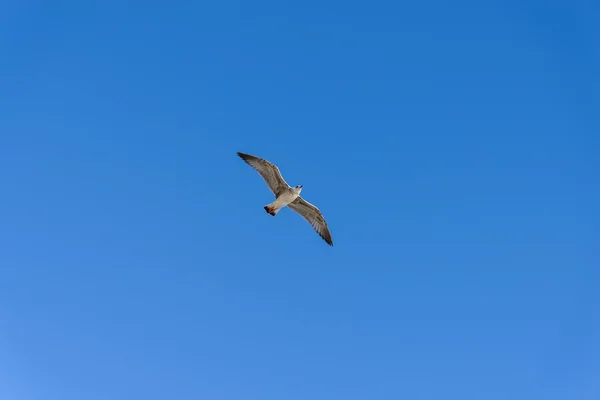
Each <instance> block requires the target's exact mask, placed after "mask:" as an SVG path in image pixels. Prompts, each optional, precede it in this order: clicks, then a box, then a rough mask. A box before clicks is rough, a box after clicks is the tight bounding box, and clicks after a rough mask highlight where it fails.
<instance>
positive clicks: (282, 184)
mask: <svg viewBox="0 0 600 400" xmlns="http://www.w3.org/2000/svg"><path fill="white" fill-rule="evenodd" d="M237 155H238V156H240V158H241V159H242V160H244V161H245V162H246V163H247V164H248V165H250V166H251V167H252V168H254V169H255V170H256V171H257V172H258V173H259V174H260V176H262V178H263V179H264V180H265V182H266V183H267V186H268V187H269V189H271V191H272V192H273V194H275V196H279V194H281V192H283V191H284V190H286V189H289V187H290V186H289V185H288V184H287V182H286V181H285V180H284V179H283V176H281V172H279V168H277V166H276V165H275V164H273V163H270V162H268V161H267V160H263V159H262V158H259V157H256V156H253V155H250V154H244V153H240V152H239V151H238V153H237Z"/></svg>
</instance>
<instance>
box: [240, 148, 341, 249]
mask: <svg viewBox="0 0 600 400" xmlns="http://www.w3.org/2000/svg"><path fill="white" fill-rule="evenodd" d="M237 155H238V156H240V158H241V159H242V160H244V161H245V162H246V163H247V164H248V165H250V166H251V167H252V168H254V169H255V170H256V171H257V172H258V173H259V174H260V176H262V178H263V179H264V180H265V182H266V183H267V186H268V187H269V189H271V191H272V192H273V194H274V195H275V201H273V202H272V203H269V204H267V205H266V206H264V209H265V211H266V212H267V213H268V214H270V215H272V216H275V215H277V213H278V212H279V211H280V210H281V209H282V208H283V207H285V206H288V207H289V208H291V209H292V210H293V211H295V212H297V213H298V214H300V215H301V216H302V218H304V219H305V220H306V221H307V222H308V223H309V224H310V225H311V226H312V227H313V228H314V230H315V231H316V232H317V233H318V234H319V236H321V238H323V240H325V242H327V244H328V245H330V246H333V240H331V233H329V228H328V227H327V222H325V218H324V217H323V214H321V211H319V209H318V208H317V207H315V206H313V205H312V204H310V203H309V202H308V201H306V200H304V199H303V198H302V197H300V192H301V191H302V185H298V186H295V187H291V186H290V185H288V184H287V183H286V181H285V180H284V179H283V177H282V176H281V172H279V168H277V166H276V165H275V164H272V163H270V162H269V161H267V160H263V159H262V158H259V157H256V156H253V155H250V154H245V153H240V152H239V151H238V152H237Z"/></svg>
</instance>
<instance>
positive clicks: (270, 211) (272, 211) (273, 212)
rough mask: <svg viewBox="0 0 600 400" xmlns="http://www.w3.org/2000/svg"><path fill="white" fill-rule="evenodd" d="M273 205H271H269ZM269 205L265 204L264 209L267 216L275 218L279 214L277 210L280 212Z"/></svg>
mask: <svg viewBox="0 0 600 400" xmlns="http://www.w3.org/2000/svg"><path fill="white" fill-rule="evenodd" d="M271 204H273V203H271ZM271 204H267V205H266V206H265V207H264V209H265V211H266V212H267V214H270V215H272V216H276V215H277V213H278V212H279V210H281V209H280V208H275V207H273V206H272V205H271Z"/></svg>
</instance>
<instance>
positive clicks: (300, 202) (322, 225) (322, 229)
mask: <svg viewBox="0 0 600 400" xmlns="http://www.w3.org/2000/svg"><path fill="white" fill-rule="evenodd" d="M288 207H289V208H291V209H292V210H294V211H296V212H297V213H298V214H300V215H301V216H302V218H304V219H305V220H306V221H308V223H309V224H311V225H312V227H313V228H314V229H315V231H316V232H317V233H318V234H319V236H321V237H322V238H323V240H325V241H326V242H327V244H328V245H330V246H333V240H332V239H331V233H330V232H329V228H328V227H327V222H325V218H324V217H323V214H321V211H319V209H318V208H317V207H315V206H313V205H312V204H310V203H309V202H308V201H306V200H304V199H303V198H302V197H300V196H298V197H297V198H296V200H294V201H292V202H291V203H290V204H288Z"/></svg>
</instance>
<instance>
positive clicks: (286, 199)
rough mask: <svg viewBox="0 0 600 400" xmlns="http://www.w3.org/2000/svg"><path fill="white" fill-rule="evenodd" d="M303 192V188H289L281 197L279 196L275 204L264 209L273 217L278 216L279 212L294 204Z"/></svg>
mask: <svg viewBox="0 0 600 400" xmlns="http://www.w3.org/2000/svg"><path fill="white" fill-rule="evenodd" d="M301 190H302V188H299V189H296V188H289V189H287V190H284V191H283V192H282V193H281V194H280V195H279V196H277V198H276V199H275V201H274V202H272V203H270V204H267V205H266V206H265V207H264V208H265V211H266V212H268V213H269V214H271V215H272V216H275V215H277V213H278V212H279V210H281V209H282V208H283V207H285V206H287V205H289V204H290V203H292V202H294V200H296V199H297V198H298V197H299V196H300V191H301Z"/></svg>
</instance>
